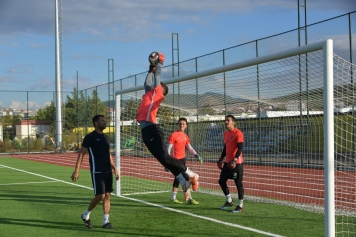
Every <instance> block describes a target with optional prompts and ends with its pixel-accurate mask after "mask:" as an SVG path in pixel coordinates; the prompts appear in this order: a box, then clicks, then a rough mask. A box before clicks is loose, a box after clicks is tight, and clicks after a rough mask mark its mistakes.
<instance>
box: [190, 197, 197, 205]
mask: <svg viewBox="0 0 356 237" xmlns="http://www.w3.org/2000/svg"><path fill="white" fill-rule="evenodd" d="M187 203H188V204H190V205H199V202H198V201H195V200H194V199H193V198H190V199H188V201H187Z"/></svg>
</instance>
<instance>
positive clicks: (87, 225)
mask: <svg viewBox="0 0 356 237" xmlns="http://www.w3.org/2000/svg"><path fill="white" fill-rule="evenodd" d="M80 217H81V218H82V220H83V222H84V225H85V226H86V227H88V228H89V229H92V228H93V225H92V224H91V221H90V219H88V220H86V219H84V218H83V215H80Z"/></svg>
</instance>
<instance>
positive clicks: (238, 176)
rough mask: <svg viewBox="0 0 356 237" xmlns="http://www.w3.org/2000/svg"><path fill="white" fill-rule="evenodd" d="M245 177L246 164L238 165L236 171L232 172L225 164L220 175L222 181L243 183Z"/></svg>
mask: <svg viewBox="0 0 356 237" xmlns="http://www.w3.org/2000/svg"><path fill="white" fill-rule="evenodd" d="M243 175H244V164H243V163H242V164H237V165H236V167H235V169H232V170H230V169H229V168H227V164H226V163H225V164H224V167H223V169H222V171H221V173H220V179H221V180H228V179H232V180H234V181H235V182H236V181H237V182H242V180H243Z"/></svg>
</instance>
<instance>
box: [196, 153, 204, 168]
mask: <svg viewBox="0 0 356 237" xmlns="http://www.w3.org/2000/svg"><path fill="white" fill-rule="evenodd" d="M195 158H197V161H199V163H200V165H202V164H203V158H202V157H200V156H199V155H198V154H196V155H195Z"/></svg>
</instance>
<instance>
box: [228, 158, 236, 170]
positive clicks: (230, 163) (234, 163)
mask: <svg viewBox="0 0 356 237" xmlns="http://www.w3.org/2000/svg"><path fill="white" fill-rule="evenodd" d="M235 167H236V161H235V159H234V160H232V161H230V162H229V163H228V164H227V168H229V169H230V170H232V169H235Z"/></svg>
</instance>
